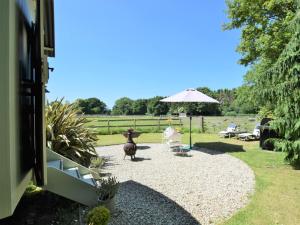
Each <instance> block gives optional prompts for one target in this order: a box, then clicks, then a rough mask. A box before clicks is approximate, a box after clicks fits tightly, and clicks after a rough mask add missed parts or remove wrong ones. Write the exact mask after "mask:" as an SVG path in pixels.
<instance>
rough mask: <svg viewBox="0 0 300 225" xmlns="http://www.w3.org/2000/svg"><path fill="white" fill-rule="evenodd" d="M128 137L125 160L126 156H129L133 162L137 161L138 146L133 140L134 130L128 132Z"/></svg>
mask: <svg viewBox="0 0 300 225" xmlns="http://www.w3.org/2000/svg"><path fill="white" fill-rule="evenodd" d="M127 136H128V140H127V143H126V144H125V145H124V147H123V149H124V152H125V155H124V159H125V157H126V155H128V156H130V158H131V160H133V159H135V153H136V144H135V143H134V141H133V139H132V130H131V129H129V130H128V133H127Z"/></svg>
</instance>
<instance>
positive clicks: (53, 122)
mask: <svg viewBox="0 0 300 225" xmlns="http://www.w3.org/2000/svg"><path fill="white" fill-rule="evenodd" d="M62 101H63V99H61V100H59V101H58V100H56V101H54V102H52V103H47V106H46V124H47V127H46V129H47V130H46V135H47V147H48V148H50V149H52V150H53V151H55V152H57V153H59V154H61V155H63V156H65V157H67V158H69V159H71V160H73V161H75V162H77V163H79V164H82V165H84V166H88V165H89V164H90V161H91V158H92V157H94V156H96V151H95V148H94V146H93V142H94V141H96V136H95V135H94V134H92V133H91V132H90V131H89V130H88V129H87V128H86V127H85V126H84V124H85V123H86V119H85V118H79V117H77V116H76V114H77V110H76V108H75V107H74V105H72V104H64V103H63V102H62Z"/></svg>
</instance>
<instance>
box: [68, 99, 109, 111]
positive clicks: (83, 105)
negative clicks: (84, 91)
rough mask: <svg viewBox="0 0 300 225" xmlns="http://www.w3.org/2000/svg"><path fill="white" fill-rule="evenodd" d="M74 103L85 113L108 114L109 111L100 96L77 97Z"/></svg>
mask: <svg viewBox="0 0 300 225" xmlns="http://www.w3.org/2000/svg"><path fill="white" fill-rule="evenodd" d="M74 105H75V106H76V107H77V108H78V110H79V112H80V113H84V114H106V113H107V111H108V109H107V106H106V104H105V103H104V102H102V101H101V100H100V99H98V98H88V99H77V100H76V101H75V103H74Z"/></svg>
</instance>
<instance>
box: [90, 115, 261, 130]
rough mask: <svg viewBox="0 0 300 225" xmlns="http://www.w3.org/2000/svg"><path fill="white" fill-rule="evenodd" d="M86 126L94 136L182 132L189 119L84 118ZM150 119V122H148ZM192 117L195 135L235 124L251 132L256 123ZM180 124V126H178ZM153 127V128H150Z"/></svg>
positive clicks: (248, 119)
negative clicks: (171, 129) (131, 130)
mask: <svg viewBox="0 0 300 225" xmlns="http://www.w3.org/2000/svg"><path fill="white" fill-rule="evenodd" d="M86 118H87V120H88V123H87V126H88V127H89V128H90V129H91V130H92V131H93V132H95V133H96V134H120V133H122V132H124V131H126V130H127V129H128V128H134V129H135V130H136V131H140V132H143V133H157V132H162V131H163V130H164V129H165V128H166V127H167V126H169V125H172V126H174V127H176V128H180V129H181V130H182V131H183V132H188V130H189V118H180V119H178V118H173V119H172V118H169V117H165V118H162V119H164V120H160V117H150V116H122V117H113V116H108V117H102V116H101V117H91V116H87V117H86ZM150 119H151V120H150ZM203 121H204V123H203V124H202V118H201V117H193V120H192V128H193V132H195V133H203V131H204V133H218V132H219V131H221V130H224V129H226V127H227V126H228V124H230V123H235V124H237V125H238V126H239V128H240V130H243V131H248V132H252V131H253V129H254V126H255V124H256V123H257V121H256V120H255V118H254V117H253V116H209V117H203ZM180 124H182V125H180ZM150 125H153V126H150Z"/></svg>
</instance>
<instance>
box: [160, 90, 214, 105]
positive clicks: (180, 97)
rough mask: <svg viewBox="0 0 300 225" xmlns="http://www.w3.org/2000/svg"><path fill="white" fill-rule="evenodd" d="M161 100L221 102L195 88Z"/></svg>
mask: <svg viewBox="0 0 300 225" xmlns="http://www.w3.org/2000/svg"><path fill="white" fill-rule="evenodd" d="M160 101H161V102H199V103H201V102H202V103H219V102H218V101H217V100H216V99H213V98H211V97H209V96H207V95H206V94H203V93H202V92H200V91H197V90H196V89H194V88H189V89H186V90H185V91H182V92H179V93H178V94H175V95H172V96H170V97H167V98H164V99H162V100H160Z"/></svg>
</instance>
